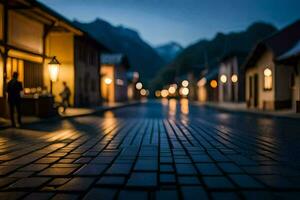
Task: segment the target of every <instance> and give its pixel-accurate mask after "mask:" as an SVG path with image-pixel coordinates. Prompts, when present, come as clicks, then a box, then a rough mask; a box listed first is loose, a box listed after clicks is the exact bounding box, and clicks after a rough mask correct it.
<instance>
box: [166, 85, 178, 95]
mask: <svg viewBox="0 0 300 200" xmlns="http://www.w3.org/2000/svg"><path fill="white" fill-rule="evenodd" d="M168 91H169V93H170V94H175V92H176V88H175V87H174V86H170V87H169V90H168Z"/></svg>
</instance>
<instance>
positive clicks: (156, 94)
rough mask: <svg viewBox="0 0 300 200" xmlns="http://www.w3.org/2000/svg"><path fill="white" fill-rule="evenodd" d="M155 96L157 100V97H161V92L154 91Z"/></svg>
mask: <svg viewBox="0 0 300 200" xmlns="http://www.w3.org/2000/svg"><path fill="white" fill-rule="evenodd" d="M155 96H156V97H157V98H159V97H160V96H161V92H160V91H159V90H156V91H155Z"/></svg>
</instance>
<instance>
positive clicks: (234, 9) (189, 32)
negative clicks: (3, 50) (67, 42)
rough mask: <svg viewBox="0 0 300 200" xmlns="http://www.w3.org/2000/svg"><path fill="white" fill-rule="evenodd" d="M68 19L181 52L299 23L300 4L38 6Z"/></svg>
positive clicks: (170, 0)
mask: <svg viewBox="0 0 300 200" xmlns="http://www.w3.org/2000/svg"><path fill="white" fill-rule="evenodd" d="M40 1H41V2H43V3H45V4H46V5H48V6H49V7H51V8H53V9H55V10H56V11H58V12H59V13H61V14H63V15H65V16H66V17H67V18H69V19H71V20H72V19H77V20H79V21H83V22H90V21H92V20H94V19H95V18H97V17H99V18H101V19H104V20H106V21H108V22H110V23H112V24H113V25H120V24H122V25H124V26H126V27H129V28H132V29H135V30H137V31H138V32H139V33H140V35H141V37H142V38H143V39H144V40H146V41H147V42H149V43H150V44H151V45H152V46H156V45H159V44H162V43H166V42H169V41H176V42H178V43H180V44H181V45H183V46H186V45H188V44H191V43H194V42H196V41H197V40H199V39H202V38H207V39H209V38H212V37H213V36H214V35H215V34H216V33H217V32H220V31H221V32H231V31H239V30H243V29H245V28H246V27H247V26H248V25H249V24H251V23H252V22H254V21H266V22H271V23H273V24H274V25H276V26H277V27H279V28H282V27H284V26H286V25H288V24H289V23H291V22H293V21H295V20H297V19H300V9H299V8H300V0H40Z"/></svg>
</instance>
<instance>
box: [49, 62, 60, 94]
mask: <svg viewBox="0 0 300 200" xmlns="http://www.w3.org/2000/svg"><path fill="white" fill-rule="evenodd" d="M59 66H60V63H59V62H58V60H57V59H56V56H54V57H53V58H52V59H51V61H50V62H49V63H48V69H49V75H50V94H53V92H52V85H53V82H56V81H57V80H58V73H59Z"/></svg>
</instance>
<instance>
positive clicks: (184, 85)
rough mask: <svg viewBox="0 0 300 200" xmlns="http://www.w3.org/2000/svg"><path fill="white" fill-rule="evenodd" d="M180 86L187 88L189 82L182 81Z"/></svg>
mask: <svg viewBox="0 0 300 200" xmlns="http://www.w3.org/2000/svg"><path fill="white" fill-rule="evenodd" d="M181 85H182V86H183V87H187V86H189V82H188V81H187V80H184V81H182V82H181Z"/></svg>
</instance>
